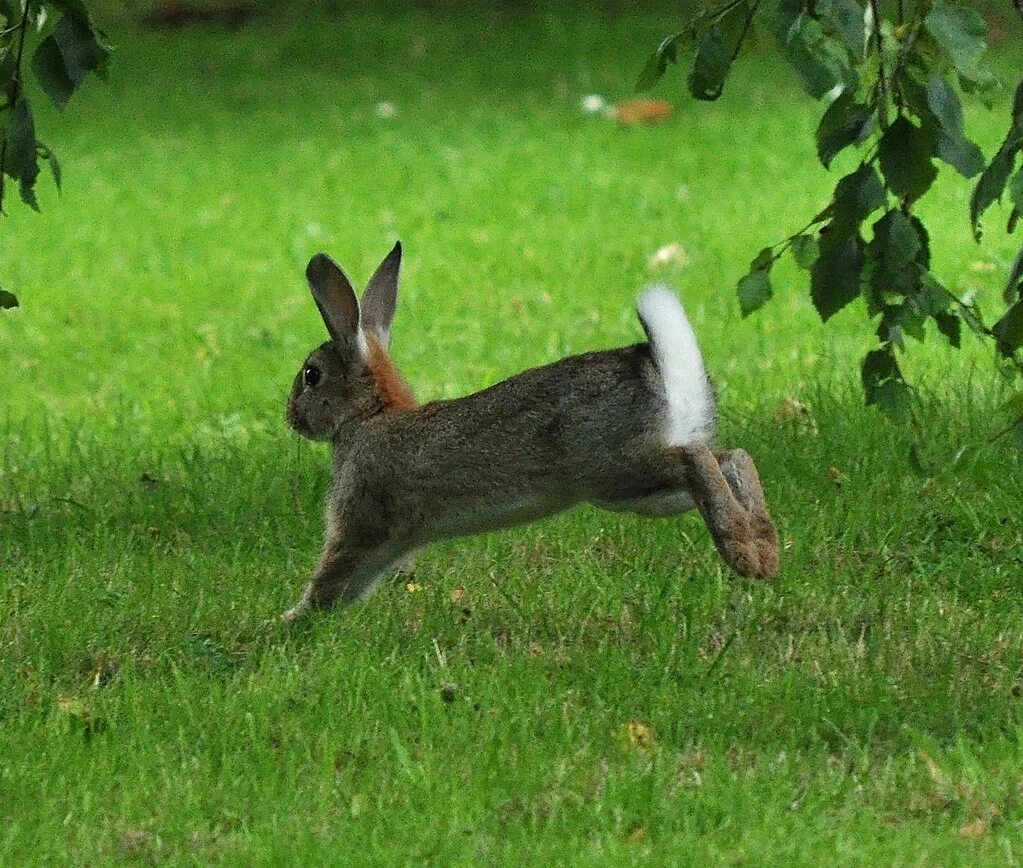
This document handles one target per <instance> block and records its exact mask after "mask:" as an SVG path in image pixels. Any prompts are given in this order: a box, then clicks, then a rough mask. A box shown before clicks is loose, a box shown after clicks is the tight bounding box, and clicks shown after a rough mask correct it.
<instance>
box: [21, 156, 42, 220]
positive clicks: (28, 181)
mask: <svg viewBox="0 0 1023 868" xmlns="http://www.w3.org/2000/svg"><path fill="white" fill-rule="evenodd" d="M35 173H36V177H34V178H26V177H24V176H22V178H21V180H19V181H18V193H19V195H20V196H21V201H22V202H24V203H25V204H26V205H28V207H29V208H31V209H32V210H33V211H38V210H39V200H38V199H37V198H36V178H37V177H39V166H38V165H37V166H36V167H35Z"/></svg>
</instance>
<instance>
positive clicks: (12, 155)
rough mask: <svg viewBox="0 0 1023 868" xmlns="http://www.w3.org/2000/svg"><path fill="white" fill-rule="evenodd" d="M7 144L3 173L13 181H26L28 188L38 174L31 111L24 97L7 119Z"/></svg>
mask: <svg viewBox="0 0 1023 868" xmlns="http://www.w3.org/2000/svg"><path fill="white" fill-rule="evenodd" d="M4 132H5V139H6V143H7V152H6V159H5V161H4V171H5V172H6V174H8V175H10V176H11V177H12V178H14V179H15V180H19V181H22V180H24V181H27V183H28V185H29V187H31V186H32V184H34V183H35V179H36V176H37V175H38V174H39V167H38V166H37V165H36V132H35V124H34V123H33V121H32V110H31V108H29V104H28V100H26V99H25V98H24V97H22V98H21V99H19V100H18V103H17V105H15V106H14V110H13V111H12V112H11V113H10V115H9V116H8V118H7V124H6V126H5V129H4Z"/></svg>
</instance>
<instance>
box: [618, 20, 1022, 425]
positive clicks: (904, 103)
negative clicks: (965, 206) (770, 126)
mask: <svg viewBox="0 0 1023 868" xmlns="http://www.w3.org/2000/svg"><path fill="white" fill-rule="evenodd" d="M1014 4H1015V6H1016V8H1017V9H1018V10H1020V11H1021V14H1023V0H1014ZM886 8H888V9H890V8H891V7H882V4H881V3H880V2H879V0H774V2H773V3H770V4H766V3H763V2H761V0H739V2H729V3H725V4H724V5H722V6H718V7H716V8H708V9H705V10H703V11H701V12H700V13H699V14H697V15H696V16H695V17H694V18H693V19H691V20H690V22H689V23H688V24H687V26H686V27H685V28H684V29H683V30H682V31H680V32H679V33H678V34H675V35H674V36H670V37H668V39H666V40H664V41H663V42H662V43H661V44H660V46H658V48H657V50H656V51H655V52H654V54H653V56H652V57H651V58H650V60H649V61H648V63H647V64H646V66H645V68H644V70H643V72H642V74H641V75H640V79H639V81H638V83H637V89H640V90H644V89H648V88H650V87H652V86H653V85H654V84H655V83H656V82H657V81H658V80H659V79H660V78H661V77H662V76H663V75H664V74H665V72H666V71H667V69H668V66H669V65H671V64H676V63H678V62H679V55H680V51H681V50H682V49H683V48H684V47H685V46H686V45H687V44H689V43H691V44H692V47H693V54H692V62H691V67H690V72H689V76H688V87H689V91H690V92H691V93H692V95H693V96H694V97H696V98H697V99H700V100H715V99H717V98H718V97H720V95H721V93H722V92H723V90H724V85H725V81H726V79H727V77H728V74H729V72H730V70H731V67H732V65H733V63H734V62H735V60H736V59H737V58H738V57H739V54H740V52H741V50H742V47H743V45H744V43H745V41H746V39H747V37H748V35H749V33H750V31H751V28H752V26H753V23H754V19H756V18H757V17H758V16H759V15H764V16H765V17H769V18H770V19H771V20H772V23H773V25H774V26H773V30H774V33H775V36H776V38H777V42H778V46H779V48H780V50H781V51H782V53H783V54H784V55H785V57H786V59H787V60H788V62H789V64H790V65H791V66H792V68H793V70H794V71H795V73H796V75H797V76H798V78H799V79H800V81H801V83H802V85H803V87H804V89H805V90H806V91H807V92H808V93H809V94H810V96H812V97H814V98H815V99H820V100H823V101H824V102H825V104H826V108H825V110H824V113H823V116H822V118H821V121H820V123H819V125H818V127H817V132H816V145H817V155H818V158H819V159H820V162H821V164H822V166H823V167H824V168H825V169H830V167H831V165H832V162H833V161H834V160H835V159H836V158H837V157H838V155H839V154H841V153H842V152H843V151H845V150H846V149H848V148H852V147H857V148H861V149H862V150H863V156H862V158H861V160H860V163H859V165H858V166H857V167H856V168H855V169H854V170H853V171H852V172H850V173H849V174H847V175H845V176H844V177H842V178H840V179H839V181H838V183H837V184H836V185H835V189H834V192H833V194H832V197H831V201H830V203H829V204H828V205H827V206H826V207H825V208H824V209H823V210H821V211H820V212H819V213H818V214H816V215H815V216H814V217H813V218H811V219H810V220H809V221H808V222H807V223H806V225H805V226H804V227H803V228H802V229H800V230H799V231H797V232H795V233H793V234H792V235H789V236H788V237H787V238H785V239H783V240H782V241H780V242H778V243H777V244H774V245H772V246H771V247H767V248H764V249H763V250H761V251H760V253H758V254H757V255H756V256H755V257H754V258H753V260H752V262H751V264H750V268H749V272H748V273H747V274H746V275H745V276H744V277H743V278H742V279H741V280H740V281H739V285H738V296H739V304H740V306H741V309H742V313H743V316H749V315H750V314H752V313H753V312H755V311H757V310H759V309H760V308H761V307H762V306H763V305H765V304H766V303H767V302H768V301H770V299H771V298H772V297H773V289H772V286H771V270H772V268H773V266H774V264H775V263H776V262H777V261H778V260H779V259H780V258H781V257H783V256H785V255H786V254H790V255H791V256H792V257H793V259H794V260H795V262H796V263H797V264H798V265H799V266H800V267H801V268H802V269H804V270H805V271H807V272H808V273H809V283H810V297H811V299H812V301H813V304H814V306H815V307H816V309H817V311H818V313H819V314H820V316H821V319H822V320H823V321H825V322H826V321H828V320H829V319H831V318H832V317H833V316H835V314H837V313H838V312H839V311H841V310H843V309H844V308H845V307H846V306H848V305H849V304H851V303H852V302H853V301H854V300H856V299H859V298H862V299H863V300H864V301H865V306H866V313H867V317H868V320H869V321H870V323H871V327H872V328H873V329H874V333H875V336H876V338H877V346H876V347H875V348H874V349H872V350H871V351H870V352H869V353H868V354H867V355H866V357H865V358H864V359H863V362H862V364H861V368H860V375H861V379H862V383H863V389H864V392H865V395H866V399H867V402H868V403H869V404H873V405H876V406H877V407H878V408H879V409H881V410H882V411H884V412H886V413H887V414H889V415H891V416H894V417H906V416H909V417H910V418H912V417H913V415H914V414H913V390H912V388H911V386H910V385H909V384H908V383H907V382H906V380H905V377H904V376H903V373H902V370H901V367H900V365H899V355H900V354H902V353H904V352H905V351H906V349H907V346H906V343H907V338H912V339H914V340H916V341H923V340H924V339H925V337H926V334H927V331H926V325H927V323H928V322H933V323H934V325H935V327H936V328H937V331H938V332H939V333H940V334H942V335H943V336H944V338H945V339H946V341H947V342H948V344H949V345H950V346H952V347H953V348H956V349H958V348H959V347H960V346H961V342H962V327H963V325H964V324H965V325H966V327H967V328H968V329H970V330H971V331H973V332H974V333H975V334H977V335H979V336H980V337H981V338H984V339H986V340H989V341H991V343H992V344H993V346H994V348H995V355H996V359H997V360H998V362H999V366H1000V369H1001V370H1003V371H1004V372H1006V373H1008V374H1015V375H1018V374H1023V360H1021V358H1020V351H1021V348H1023V251H1021V252H1020V255H1019V256H1018V257H1017V260H1016V263H1015V265H1014V267H1013V269H1012V271H1011V273H1010V275H1009V282H1008V285H1007V286H1006V289H1005V293H1004V299H1003V300H1004V302H1005V304H1006V310H1005V311H1004V312H1003V313H1002V315H1001V316H1000V317H999V318H998V320H997V321H996V322H995V323H994V325H992V326H988V325H986V324H985V322H984V320H983V318H982V316H981V313H980V310H979V309H978V307H977V305H976V303H975V302H974V301H972V300H970V299H960V298H958V297H957V296H956V295H955V294H954V293H952V292H951V291H950V290H948V289H947V288H946V287H945V286H943V285H942V284H941V282H940V281H939V280H938V278H937V277H936V276H935V275H934V273H933V272H932V270H931V244H930V235H929V233H928V231H927V228H926V226H925V225H924V223H923V221H922V220H921V219H920V218H919V217H918V216H917V214H916V213H915V212H916V206H917V203H918V202H919V201H920V199H921V198H922V197H924V196H925V195H926V194H927V193H928V191H929V190H930V188H931V186H932V184H933V183H934V181H935V179H936V177H937V175H938V168H937V166H936V165H935V163H936V161H938V162H943V163H946V164H948V165H950V166H952V167H953V168H954V169H955V170H956V171H957V172H958V173H959V174H960V175H962V176H963V177H964V178H967V179H970V178H978V180H977V182H976V185H975V188H974V191H973V195H972V197H971V200H970V221H971V225H972V228H973V233H974V237H975V238H976V240H977V241H980V239H981V223H980V221H981V218H982V216H983V215H984V213H985V212H986V211H987V209H988V208H990V206H991V205H993V204H994V203H995V202H997V201H1000V200H1001V199H1002V198H1003V197H1004V196H1005V194H1006V192H1008V194H1009V196H1010V197H1011V200H1012V203H1013V208H1012V212H1011V216H1010V218H1009V222H1008V226H1007V229H1008V231H1009V232H1010V233H1011V232H1013V231H1014V230H1015V228H1016V226H1017V224H1018V223H1019V220H1020V216H1021V214H1023V167H1021V168H1020V169H1018V170H1017V169H1016V162H1017V158H1018V157H1019V155H1020V154H1021V153H1023V82H1021V83H1020V85H1019V87H1018V89H1017V90H1016V93H1015V98H1014V100H1013V105H1012V112H1011V118H1010V127H1009V133H1008V134H1007V136H1006V138H1005V141H1004V142H1003V143H1002V145H1001V147H1000V148H999V149H998V151H997V152H996V153H995V155H994V156H993V157H992V158H991V160H990V161H985V158H984V155H983V153H982V152H981V150H980V148H979V147H978V146H977V145H976V144H975V143H974V142H972V141H971V140H970V139H969V138H968V137H967V135H966V132H965V124H964V119H963V110H962V104H961V101H960V97H959V92H960V91H962V92H964V93H970V94H979V95H981V96H982V97H983V96H985V95H986V94H988V93H990V92H991V91H992V89H993V86H994V85H996V84H997V81H996V79H995V78H994V76H992V75H991V74H990V73H988V72H987V71H986V70H985V69H983V67H982V65H981V61H982V58H983V54H984V51H985V49H986V47H987V46H986V30H987V28H986V24H985V22H984V20H983V18H982V17H981V16H980V15H979V14H978V13H977V12H976V11H974V10H973V9H971V8H969V7H967V6H965V5H962V4H960V3H958V2H955V0H916V2H913V0H899V2H898V3H897V4H895V5H894V9H892V10H891V11H892V13H893V14H892V15H890V16H888V17H886V16H885V15H884V10H885V9H886ZM978 176H979V177H978ZM1007 406H1008V407H1010V408H1012V411H1013V412H1015V413H1017V418H1016V419H1015V421H1014V422H1013V423H1012V424H1011V425H1009V426H1008V427H1007V428H1006V429H1005V430H1006V431H1008V430H1012V429H1014V428H1017V427H1019V426H1020V424H1021V423H1023V398H1021V397H1020V396H1017V398H1015V399H1013V400H1012V401H1010V402H1009V404H1008V405H1007Z"/></svg>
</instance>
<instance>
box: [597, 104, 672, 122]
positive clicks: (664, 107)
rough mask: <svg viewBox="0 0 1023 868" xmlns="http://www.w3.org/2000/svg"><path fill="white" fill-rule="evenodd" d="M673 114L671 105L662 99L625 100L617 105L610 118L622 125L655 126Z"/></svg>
mask: <svg viewBox="0 0 1023 868" xmlns="http://www.w3.org/2000/svg"><path fill="white" fill-rule="evenodd" d="M674 113H675V109H674V108H672V105H671V103H669V102H667V101H666V100H663V99H643V98H641V97H640V98H636V99H627V100H623V101H622V102H620V103H618V104H617V105H616V106H615V107H614V108H613V109H612V110H611V116H612V117H613V118H614V119H615V120H616V121H618V122H619V123H622V124H629V125H634V124H657V123H661V122H663V121H666V120H669V119H670V118H671V116H672V115H673V114H674Z"/></svg>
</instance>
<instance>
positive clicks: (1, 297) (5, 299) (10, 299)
mask: <svg viewBox="0 0 1023 868" xmlns="http://www.w3.org/2000/svg"><path fill="white" fill-rule="evenodd" d="M17 306H18V297H17V296H16V295H15V294H14V293H13V292H8V291H7V290H6V289H0V310H10V309H11V308H12V307H17Z"/></svg>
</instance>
